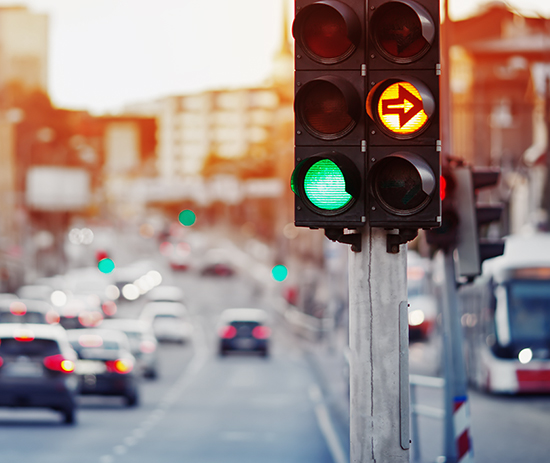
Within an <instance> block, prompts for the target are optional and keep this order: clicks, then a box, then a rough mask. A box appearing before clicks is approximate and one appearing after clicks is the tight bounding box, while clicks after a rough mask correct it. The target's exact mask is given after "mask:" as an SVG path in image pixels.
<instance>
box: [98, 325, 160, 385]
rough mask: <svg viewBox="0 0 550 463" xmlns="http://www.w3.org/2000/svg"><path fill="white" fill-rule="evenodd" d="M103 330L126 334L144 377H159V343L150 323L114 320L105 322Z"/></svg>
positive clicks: (102, 326)
mask: <svg viewBox="0 0 550 463" xmlns="http://www.w3.org/2000/svg"><path fill="white" fill-rule="evenodd" d="M101 328H102V329H109V330H119V331H122V332H123V333H125V334H126V336H128V341H129V342H130V350H131V352H132V355H133V356H134V357H135V358H136V360H137V363H138V366H139V370H140V371H141V373H142V374H143V376H145V377H146V378H156V377H157V376H158V362H159V359H158V342H157V338H156V337H155V334H154V333H153V327H152V325H151V324H150V323H147V322H146V321H144V320H135V319H130V318H112V319H109V320H104V321H103V323H102V324H101Z"/></svg>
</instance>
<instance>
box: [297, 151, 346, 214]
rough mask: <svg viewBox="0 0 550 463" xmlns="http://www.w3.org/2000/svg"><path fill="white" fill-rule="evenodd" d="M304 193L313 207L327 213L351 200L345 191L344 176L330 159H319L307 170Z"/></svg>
mask: <svg viewBox="0 0 550 463" xmlns="http://www.w3.org/2000/svg"><path fill="white" fill-rule="evenodd" d="M304 191H305V193H306V196H307V198H308V199H309V200H310V201H311V203H312V204H313V205H315V206H317V207H318V208H319V209H324V210H327V211H336V210H338V209H341V208H343V207H344V206H346V205H347V204H348V203H349V202H350V201H351V200H352V198H353V197H352V196H351V195H350V194H349V193H348V192H347V191H346V179H345V178H344V174H343V173H342V171H341V170H340V168H339V167H338V166H337V165H336V164H335V163H334V162H333V161H331V160H330V159H321V160H320V161H318V162H316V163H315V164H313V165H312V166H311V167H310V168H309V169H308V171H307V173H306V175H305V177H304Z"/></svg>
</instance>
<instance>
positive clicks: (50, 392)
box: [0, 323, 78, 424]
mask: <svg viewBox="0 0 550 463" xmlns="http://www.w3.org/2000/svg"><path fill="white" fill-rule="evenodd" d="M75 362H76V353H75V351H74V350H73V349H72V348H71V345H70V344H69V341H68V339H67V334H66V332H65V330H64V329H63V328H62V327H60V326H58V325H44V324H32V323H29V324H17V323H10V324H0V406H2V407H37V408H50V409H52V410H56V411H59V412H61V414H62V415H63V421H64V422H65V423H67V424H73V423H75V421H76V415H75V410H76V400H75V398H76V393H77V387H78V381H77V378H76V376H75V375H74V369H75Z"/></svg>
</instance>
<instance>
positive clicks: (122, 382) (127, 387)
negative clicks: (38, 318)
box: [67, 328, 139, 407]
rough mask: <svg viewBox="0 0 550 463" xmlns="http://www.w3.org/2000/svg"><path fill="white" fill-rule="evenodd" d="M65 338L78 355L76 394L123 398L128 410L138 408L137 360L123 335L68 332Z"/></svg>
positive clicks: (78, 331)
mask: <svg viewBox="0 0 550 463" xmlns="http://www.w3.org/2000/svg"><path fill="white" fill-rule="evenodd" d="M67 336H68V338H69V342H70V343H71V345H72V346H73V349H74V350H75V351H76V353H77V355H78V359H77V360H76V365H75V372H76V374H77V376H78V379H79V389H78V392H79V394H81V395H105V396H122V397H124V398H125V400H126V404H127V405H128V406H130V407H133V406H135V405H137V404H138V399H139V394H138V382H137V375H136V371H135V365H136V359H135V357H134V356H133V355H132V353H131V351H130V343H129V341H128V337H127V336H126V335H125V334H124V333H123V332H121V331H117V330H104V329H99V328H89V329H86V328H84V329H75V330H67Z"/></svg>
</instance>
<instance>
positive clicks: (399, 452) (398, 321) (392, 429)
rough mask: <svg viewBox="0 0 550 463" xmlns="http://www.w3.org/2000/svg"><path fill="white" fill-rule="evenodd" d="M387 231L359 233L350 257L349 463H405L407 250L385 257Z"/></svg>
mask: <svg viewBox="0 0 550 463" xmlns="http://www.w3.org/2000/svg"><path fill="white" fill-rule="evenodd" d="M386 234H387V231H384V230H381V229H369V228H368V227H366V230H365V231H363V236H362V251H361V252H359V253H355V252H351V251H350V259H349V270H350V272H349V274H350V281H349V289H350V441H351V442H350V444H351V448H350V455H351V462H352V463H374V462H376V463H408V462H409V446H410V444H409V443H410V440H409V439H410V437H409V356H408V348H409V343H408V304H407V288H406V284H407V262H406V258H407V255H406V252H407V251H406V249H407V247H406V245H401V246H400V252H399V253H397V254H389V253H387V252H386Z"/></svg>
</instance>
